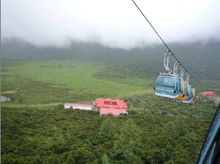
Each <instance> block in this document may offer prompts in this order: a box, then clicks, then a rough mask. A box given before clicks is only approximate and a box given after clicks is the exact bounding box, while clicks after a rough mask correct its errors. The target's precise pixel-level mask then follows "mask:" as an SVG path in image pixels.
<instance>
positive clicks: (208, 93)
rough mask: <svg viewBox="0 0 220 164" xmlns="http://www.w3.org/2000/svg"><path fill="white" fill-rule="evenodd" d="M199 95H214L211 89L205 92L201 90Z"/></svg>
mask: <svg viewBox="0 0 220 164" xmlns="http://www.w3.org/2000/svg"><path fill="white" fill-rule="evenodd" d="M201 95H203V96H215V93H214V92H212V91H206V92H202V93H201Z"/></svg>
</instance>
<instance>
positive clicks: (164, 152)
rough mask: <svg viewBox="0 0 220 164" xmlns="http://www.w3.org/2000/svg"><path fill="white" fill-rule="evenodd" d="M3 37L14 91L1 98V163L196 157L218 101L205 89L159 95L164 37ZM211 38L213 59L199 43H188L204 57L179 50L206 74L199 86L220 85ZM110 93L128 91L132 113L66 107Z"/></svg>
mask: <svg viewBox="0 0 220 164" xmlns="http://www.w3.org/2000/svg"><path fill="white" fill-rule="evenodd" d="M2 45H3V47H2V48H3V50H2V52H3V62H2V65H1V67H2V69H1V77H2V78H1V87H2V88H1V95H4V96H9V97H10V98H12V101H10V102H3V103H1V109H2V110H1V114H2V121H1V125H2V126H1V130H2V151H1V153H2V154H1V155H2V163H9V164H11V163H21V164H24V163H37V164H38V163H57V164H58V163H71V164H72V163H105V164H107V163H134V164H136V163H175V164H176V163H184V164H185V163H195V162H196V160H197V158H198V155H199V151H200V148H201V146H202V143H203V139H204V137H205V134H206V132H207V129H208V127H209V124H210V122H211V119H212V116H213V114H214V113H215V109H216V106H215V105H214V103H213V102H211V101H209V100H207V99H205V98H202V97H198V99H197V101H196V102H195V103H194V104H183V103H180V102H174V101H172V100H168V99H165V98H160V97H156V96H154V94H153V85H154V80H155V78H156V77H157V75H158V74H159V72H160V71H162V70H163V65H162V60H163V55H162V54H161V49H162V47H161V46H160V45H155V46H152V47H148V48H136V49H131V50H123V49H113V48H108V47H104V46H101V45H97V44H95V43H73V44H72V45H71V47H69V48H52V47H41V48H39V47H35V46H33V45H30V44H28V43H24V42H21V41H13V43H12V42H11V41H7V42H3V44H2ZM210 45H212V46H213V47H212V48H211V49H212V50H213V51H212V52H213V55H212V57H213V59H212V60H211V59H210V60H207V59H208V58H209V57H208V55H207V54H206V53H207V52H205V51H203V50H204V49H203V47H200V48H199V45H198V46H196V45H188V46H189V47H191V48H192V47H194V49H195V51H196V52H201V56H200V58H197V57H196V56H195V55H193V54H188V53H187V54H188V55H189V56H188V55H184V56H180V58H181V60H183V61H184V63H186V64H187V66H188V67H189V68H190V70H192V71H193V72H194V71H195V73H196V75H199V76H198V77H199V78H200V79H201V80H202V81H203V82H205V86H204V85H198V84H197V83H195V82H194V81H193V84H194V86H196V88H198V89H200V90H205V89H212V90H214V91H216V92H217V93H220V92H219V91H220V85H219V76H218V75H219V74H220V71H219V67H218V61H219V60H218V59H219V56H218V53H217V50H218V48H217V46H216V43H215V42H214V43H210ZM210 45H209V46H208V47H210ZM179 46H180V45H179ZM185 46H187V45H185ZM176 47H178V44H176ZM181 48H183V47H182V46H180V47H179V48H178V49H179V50H180V49H181ZM189 49H190V48H188V49H186V50H185V51H189ZM198 49H201V50H198ZM162 50H163V49H162ZM191 50H192V49H191ZM197 50H198V51H197ZM214 50H216V51H214ZM185 51H181V53H185ZM218 52H220V51H218ZM197 55H198V54H197ZM214 59H215V60H214ZM186 61H187V62H186ZM192 63H193V65H192ZM205 63H206V64H207V65H205ZM210 65H211V66H212V68H213V71H212V73H210V67H209V66H210ZM207 67H209V68H207ZM196 70H199V71H202V73H201V72H199V71H196ZM206 87H207V88H206ZM110 96H111V97H115V98H123V99H125V101H126V102H127V103H128V104H129V110H128V113H129V115H128V116H127V117H118V118H115V117H112V116H107V117H100V116H99V114H98V113H97V112H94V111H79V110H64V109H63V103H64V102H86V103H89V102H91V101H93V100H94V99H95V98H96V97H110Z"/></svg>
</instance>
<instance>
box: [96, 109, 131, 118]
mask: <svg viewBox="0 0 220 164" xmlns="http://www.w3.org/2000/svg"><path fill="white" fill-rule="evenodd" d="M108 114H111V115H113V116H120V115H127V114H128V112H127V110H125V109H113V108H101V109H100V110H99V115H100V116H106V115H108Z"/></svg>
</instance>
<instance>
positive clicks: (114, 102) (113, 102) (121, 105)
mask: <svg viewBox="0 0 220 164" xmlns="http://www.w3.org/2000/svg"><path fill="white" fill-rule="evenodd" d="M95 103H96V106H97V107H98V108H112V109H125V110H127V109H128V105H127V103H125V102H124V100H121V99H111V98H97V99H96V101H95Z"/></svg>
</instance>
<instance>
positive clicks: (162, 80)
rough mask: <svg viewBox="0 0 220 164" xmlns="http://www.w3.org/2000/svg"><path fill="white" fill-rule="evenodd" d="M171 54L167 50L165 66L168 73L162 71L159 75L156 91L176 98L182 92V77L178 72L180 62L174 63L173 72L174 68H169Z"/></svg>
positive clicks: (164, 95)
mask: <svg viewBox="0 0 220 164" xmlns="http://www.w3.org/2000/svg"><path fill="white" fill-rule="evenodd" d="M170 55H171V53H170V52H169V51H165V54H164V67H165V70H166V73H160V75H159V76H158V78H157V80H156V82H155V86H154V92H155V95H157V96H162V97H167V98H172V99H175V98H177V97H178V96H180V95H181V94H182V91H181V78H180V76H179V75H178V74H177V68H178V62H176V63H175V64H174V68H173V73H172V70H171V69H170V68H169V57H170Z"/></svg>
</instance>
